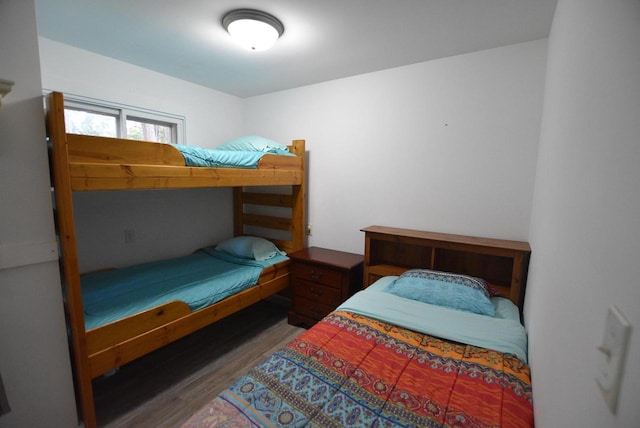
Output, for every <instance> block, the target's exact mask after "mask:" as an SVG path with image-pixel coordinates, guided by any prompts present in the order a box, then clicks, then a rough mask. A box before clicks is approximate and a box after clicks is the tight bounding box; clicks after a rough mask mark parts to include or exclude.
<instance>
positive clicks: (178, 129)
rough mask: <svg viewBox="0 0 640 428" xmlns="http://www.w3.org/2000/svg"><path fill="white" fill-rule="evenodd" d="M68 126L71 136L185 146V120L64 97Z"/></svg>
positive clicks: (167, 114) (91, 100)
mask: <svg viewBox="0 0 640 428" xmlns="http://www.w3.org/2000/svg"><path fill="white" fill-rule="evenodd" d="M64 111H65V126H66V131H67V132H69V133H72V134H83V135H97V136H101V137H119V138H126V139H131V140H144V141H155V142H158V143H168V144H184V142H183V140H184V135H183V132H184V117H181V116H176V115H171V114H169V113H161V112H157V111H151V110H145V109H141V108H136V107H131V106H124V105H117V104H112V103H108V102H103V101H100V100H94V99H89V98H87V99H85V98H81V97H77V96H67V95H65V108H64Z"/></svg>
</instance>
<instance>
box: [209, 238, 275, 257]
mask: <svg viewBox="0 0 640 428" xmlns="http://www.w3.org/2000/svg"><path fill="white" fill-rule="evenodd" d="M216 250H218V251H224V252H225V253H228V254H231V255H232V256H236V257H241V258H244V259H254V260H258V261H263V260H269V259H271V258H273V257H275V256H277V255H281V256H285V255H286V254H287V253H285V252H284V251H280V250H279V249H278V247H276V246H275V244H274V243H273V242H271V241H268V240H266V239H264V238H259V237H257V236H236V237H235V238H231V239H228V240H226V241H224V242H222V243H220V244H218V245H217V246H216Z"/></svg>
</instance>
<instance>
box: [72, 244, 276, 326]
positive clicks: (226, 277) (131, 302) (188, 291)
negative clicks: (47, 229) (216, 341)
mask: <svg viewBox="0 0 640 428" xmlns="http://www.w3.org/2000/svg"><path fill="white" fill-rule="evenodd" d="M281 260H286V257H284V256H277V257H275V258H273V259H270V260H267V261H265V262H258V261H255V260H249V259H241V258H238V257H233V256H230V255H227V254H224V253H222V252H220V251H215V250H213V249H205V250H203V251H198V252H196V253H194V254H191V255H189V256H185V257H178V258H174V259H169V260H161V261H156V262H150V263H144V264H141V265H135V266H129V267H125V268H122V269H115V270H109V271H104V272H97V273H94V274H89V275H85V276H83V277H82V302H83V307H84V315H85V328H86V329H87V330H90V329H92V328H95V327H99V326H101V325H103V324H106V323H109V322H112V321H116V320H119V319H121V318H124V317H127V316H129V315H133V314H136V313H139V312H141V311H144V310H147V309H150V308H153V307H155V306H158V305H161V304H163V303H166V302H170V301H173V300H181V301H183V302H185V303H187V305H189V307H190V308H191V310H198V309H202V308H204V307H206V306H209V305H211V304H213V303H216V302H218V301H220V300H222V299H224V298H226V297H228V296H231V295H232V294H235V293H238V292H240V291H242V290H244V289H247V288H249V287H251V286H253V285H255V284H256V283H257V281H258V278H259V277H260V274H261V273H262V270H263V269H264V268H265V267H266V266H268V265H271V264H274V263H277V262H279V261H281Z"/></svg>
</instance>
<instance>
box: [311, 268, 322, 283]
mask: <svg viewBox="0 0 640 428" xmlns="http://www.w3.org/2000/svg"><path fill="white" fill-rule="evenodd" d="M320 278H322V272H320V273H316V271H315V270H313V269H311V279H313V280H314V281H317V280H319V279H320Z"/></svg>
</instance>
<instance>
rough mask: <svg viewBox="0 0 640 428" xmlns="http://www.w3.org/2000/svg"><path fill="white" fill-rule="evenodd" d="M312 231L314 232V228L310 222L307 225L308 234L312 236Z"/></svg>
mask: <svg viewBox="0 0 640 428" xmlns="http://www.w3.org/2000/svg"><path fill="white" fill-rule="evenodd" d="M311 232H313V229H312V227H311V225H310V224H308V225H307V236H311V235H312V233H311Z"/></svg>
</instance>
